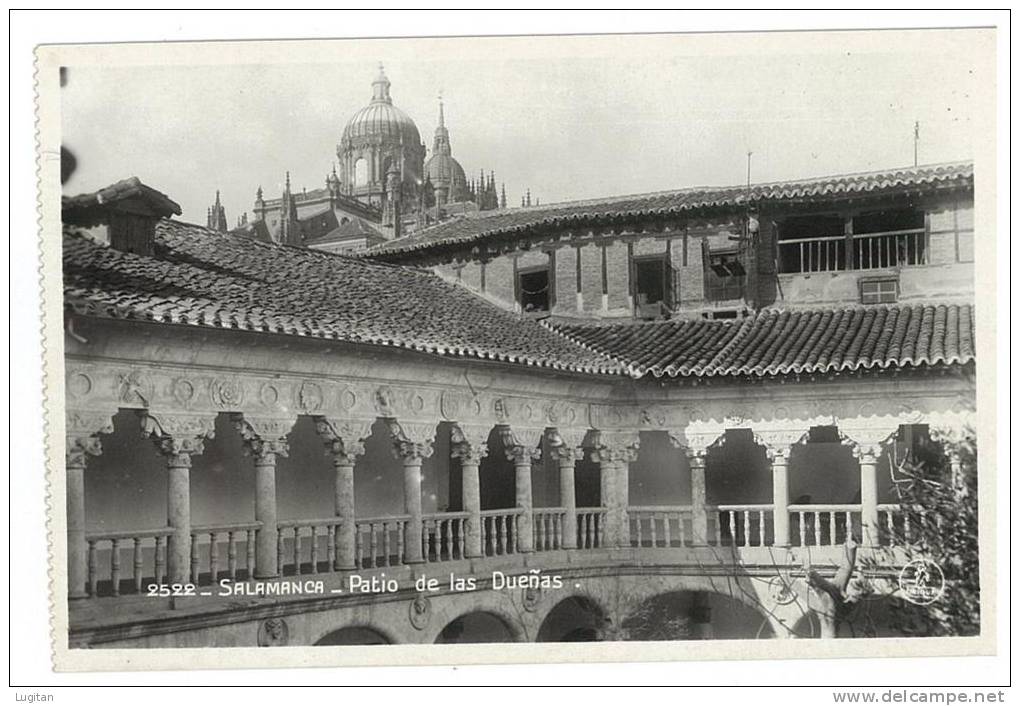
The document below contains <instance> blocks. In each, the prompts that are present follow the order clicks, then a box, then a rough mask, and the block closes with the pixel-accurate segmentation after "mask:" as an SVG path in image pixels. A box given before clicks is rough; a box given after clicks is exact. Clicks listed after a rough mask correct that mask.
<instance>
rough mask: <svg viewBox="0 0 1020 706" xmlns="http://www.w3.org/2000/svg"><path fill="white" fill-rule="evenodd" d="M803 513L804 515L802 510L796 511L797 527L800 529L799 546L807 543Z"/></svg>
mask: <svg viewBox="0 0 1020 706" xmlns="http://www.w3.org/2000/svg"><path fill="white" fill-rule="evenodd" d="M804 515H805V513H803V512H798V513H797V519H798V522H797V527H798V529H799V530H800V546H802V547H803V546H806V545H807V539H806V535H807V532H806V529H807V527H806V526H805V525H806V524H807V523H806V520H805V517H804Z"/></svg>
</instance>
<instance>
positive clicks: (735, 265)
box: [704, 245, 746, 302]
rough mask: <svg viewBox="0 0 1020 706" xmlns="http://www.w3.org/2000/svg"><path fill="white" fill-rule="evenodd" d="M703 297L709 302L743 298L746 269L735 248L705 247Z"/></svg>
mask: <svg viewBox="0 0 1020 706" xmlns="http://www.w3.org/2000/svg"><path fill="white" fill-rule="evenodd" d="M704 253H705V255H704V257H705V267H704V278H705V299H706V300H708V301H711V302H719V301H731V300H734V299H743V298H744V282H745V280H746V270H745V268H744V265H743V263H742V262H741V258H740V253H739V252H738V251H737V248H735V247H730V248H723V249H710V248H708V247H707V245H706V247H705V251H704Z"/></svg>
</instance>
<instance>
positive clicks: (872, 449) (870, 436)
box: [840, 428, 897, 547]
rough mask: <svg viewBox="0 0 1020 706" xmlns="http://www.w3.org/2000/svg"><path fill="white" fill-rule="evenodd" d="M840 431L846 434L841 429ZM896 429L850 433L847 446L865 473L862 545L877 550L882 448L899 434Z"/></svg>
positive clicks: (863, 476)
mask: <svg viewBox="0 0 1020 706" xmlns="http://www.w3.org/2000/svg"><path fill="white" fill-rule="evenodd" d="M840 431H843V429H842V428H841V429H840ZM896 431H897V430H896V429H893V430H891V431H890V430H888V429H871V428H868V429H863V430H858V429H853V430H846V431H845V432H844V433H846V435H847V438H846V440H845V441H846V442H848V443H851V444H852V446H853V451H854V456H855V457H856V458H857V462H858V463H859V464H860V472H861V544H863V545H864V546H871V547H877V546H879V544H881V525H879V522H878V458H879V457H880V456H881V455H882V446H883V444H884V443H885V442H886V441H888V440H889V438H890V437H891V436H892V435H893V434H895V433H896Z"/></svg>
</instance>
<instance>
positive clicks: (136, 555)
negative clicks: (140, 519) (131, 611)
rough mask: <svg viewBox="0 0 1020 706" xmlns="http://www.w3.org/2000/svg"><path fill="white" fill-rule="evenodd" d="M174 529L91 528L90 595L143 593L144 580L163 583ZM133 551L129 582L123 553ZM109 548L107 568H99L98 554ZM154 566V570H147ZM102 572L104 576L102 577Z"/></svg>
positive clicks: (145, 582)
mask: <svg viewBox="0 0 1020 706" xmlns="http://www.w3.org/2000/svg"><path fill="white" fill-rule="evenodd" d="M172 533H173V530H172V529H171V528H169V527H160V528H159V529H150V530H135V531H124V532H89V533H88V534H86V535H85V541H86V543H87V545H88V592H89V595H90V596H99V595H110V596H119V595H121V593H141V592H142V590H143V588H144V586H145V584H148V583H162V582H163V580H164V579H165V578H166V558H167V557H166V545H167V537H169V536H170V535H171V534H172ZM125 550H128V551H130V552H131V554H130V556H131V560H130V563H129V565H128V566H129V567H130V569H131V574H130V578H131V580H130V581H129V582H125V581H124V579H125V578H126V577H125V576H124V571H123V570H124V565H123V563H122V561H123V558H124V557H123V554H124V552H125ZM103 552H107V553H108V556H107V557H106V559H107V561H106V566H107V567H108V569H109V570H108V571H101V570H100V568H99V557H100V554H101V553H103ZM150 568H151V570H152V571H151V573H148V570H149V569H150ZM100 574H102V575H103V576H102V578H101V577H100Z"/></svg>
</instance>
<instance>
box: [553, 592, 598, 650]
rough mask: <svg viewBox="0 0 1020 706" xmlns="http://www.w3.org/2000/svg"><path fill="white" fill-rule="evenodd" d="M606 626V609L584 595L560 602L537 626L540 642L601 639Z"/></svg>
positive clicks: (592, 640)
mask: <svg viewBox="0 0 1020 706" xmlns="http://www.w3.org/2000/svg"><path fill="white" fill-rule="evenodd" d="M605 627H606V614H605V611H603V610H602V608H601V607H600V606H599V605H598V604H597V603H596V602H595V601H593V600H591V599H590V598H587V597H585V596H570V597H569V598H564V599H563V600H562V601H560V602H559V603H557V604H556V605H555V606H554V607H553V609H552V610H550V611H549V614H548V615H547V616H546V618H545V620H543V621H542V625H541V627H540V628H539V629H538V637H537V638H536V641H537V642H598V641H600V640H603V639H604V637H603V631H604V629H605Z"/></svg>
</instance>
